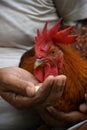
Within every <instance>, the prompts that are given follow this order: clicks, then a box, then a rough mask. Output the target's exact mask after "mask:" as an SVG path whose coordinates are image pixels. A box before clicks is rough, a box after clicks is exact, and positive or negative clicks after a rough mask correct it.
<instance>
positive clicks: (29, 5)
mask: <svg viewBox="0 0 87 130" xmlns="http://www.w3.org/2000/svg"><path fill="white" fill-rule="evenodd" d="M57 20H58V16H57V14H56V8H55V6H54V4H53V1H52V0H45V1H44V0H1V1H0V47H2V48H1V50H0V67H4V66H11V65H17V64H18V62H19V58H20V56H21V54H23V52H24V51H26V50H28V49H29V48H30V47H32V46H33V41H34V37H35V36H36V32H37V29H38V28H39V29H42V28H43V26H44V24H45V22H46V21H48V22H49V26H52V25H53V23H55V22H56V21H57ZM5 47H6V48H5ZM7 47H8V48H7ZM12 48H13V49H12ZM16 48H17V49H16ZM18 49H19V50H18ZM2 51H3V53H2ZM5 59H6V62H5ZM7 59H8V63H7ZM14 61H15V63H14ZM16 62H17V63H16ZM3 63H4V66H3Z"/></svg>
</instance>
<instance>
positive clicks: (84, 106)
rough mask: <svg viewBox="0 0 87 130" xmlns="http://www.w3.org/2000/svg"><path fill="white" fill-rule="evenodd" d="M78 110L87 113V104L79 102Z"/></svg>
mask: <svg viewBox="0 0 87 130" xmlns="http://www.w3.org/2000/svg"><path fill="white" fill-rule="evenodd" d="M79 110H80V111H81V112H83V113H85V114H87V104H81V105H80V106H79Z"/></svg>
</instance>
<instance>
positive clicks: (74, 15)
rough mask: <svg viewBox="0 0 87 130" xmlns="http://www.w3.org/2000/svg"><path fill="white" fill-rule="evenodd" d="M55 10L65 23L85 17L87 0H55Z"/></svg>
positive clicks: (73, 22) (86, 16) (86, 14)
mask: <svg viewBox="0 0 87 130" xmlns="http://www.w3.org/2000/svg"><path fill="white" fill-rule="evenodd" d="M55 3H56V7H57V11H58V14H59V16H60V17H62V18H63V19H64V21H65V24H68V25H69V24H75V23H76V21H77V20H82V19H85V18H87V0H55Z"/></svg>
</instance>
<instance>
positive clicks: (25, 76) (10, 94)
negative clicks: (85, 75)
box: [0, 67, 66, 109]
mask: <svg viewBox="0 0 87 130" xmlns="http://www.w3.org/2000/svg"><path fill="white" fill-rule="evenodd" d="M65 80H66V77H65V76H63V75H62V76H60V77H58V76H57V77H56V78H55V77H53V76H49V77H48V78H47V79H46V80H45V81H44V82H43V83H39V82H38V80H37V79H36V78H35V77H34V76H33V75H32V74H31V73H29V72H28V71H26V70H24V69H21V68H19V67H7V68H1V69H0V95H1V96H2V98H4V99H5V100H6V101H8V102H9V103H10V104H11V105H13V106H14V107H16V108H19V109H26V108H29V107H34V108H35V107H36V108H37V107H38V106H40V105H41V106H44V107H45V106H49V105H52V104H53V102H54V101H56V100H58V98H60V97H61V95H62V93H63V89H64V84H65ZM37 86H38V87H39V89H38V90H37V91H36V88H37Z"/></svg>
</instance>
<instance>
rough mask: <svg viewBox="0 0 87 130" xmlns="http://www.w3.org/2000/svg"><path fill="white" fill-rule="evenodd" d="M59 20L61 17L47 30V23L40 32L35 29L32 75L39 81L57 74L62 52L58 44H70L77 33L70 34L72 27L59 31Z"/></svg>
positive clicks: (60, 65)
mask: <svg viewBox="0 0 87 130" xmlns="http://www.w3.org/2000/svg"><path fill="white" fill-rule="evenodd" d="M61 21H62V19H59V20H58V22H57V23H56V24H55V25H54V26H53V27H52V28H51V29H50V30H49V31H48V29H47V24H48V23H46V24H45V26H44V28H43V30H42V32H40V31H39V30H38V31H37V36H36V38H35V44H34V50H35V56H36V61H35V65H34V66H35V67H34V75H35V76H36V78H37V79H38V80H39V81H40V82H42V81H44V80H45V78H47V76H49V75H54V76H57V75H58V71H59V69H60V68H61V67H62V66H63V52H62V50H61V49H60V48H59V45H60V44H72V43H74V41H75V39H76V37H77V35H71V34H70V32H71V31H72V29H73V27H68V28H66V29H63V30H60V31H59V30H58V29H59V28H60V23H61Z"/></svg>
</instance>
